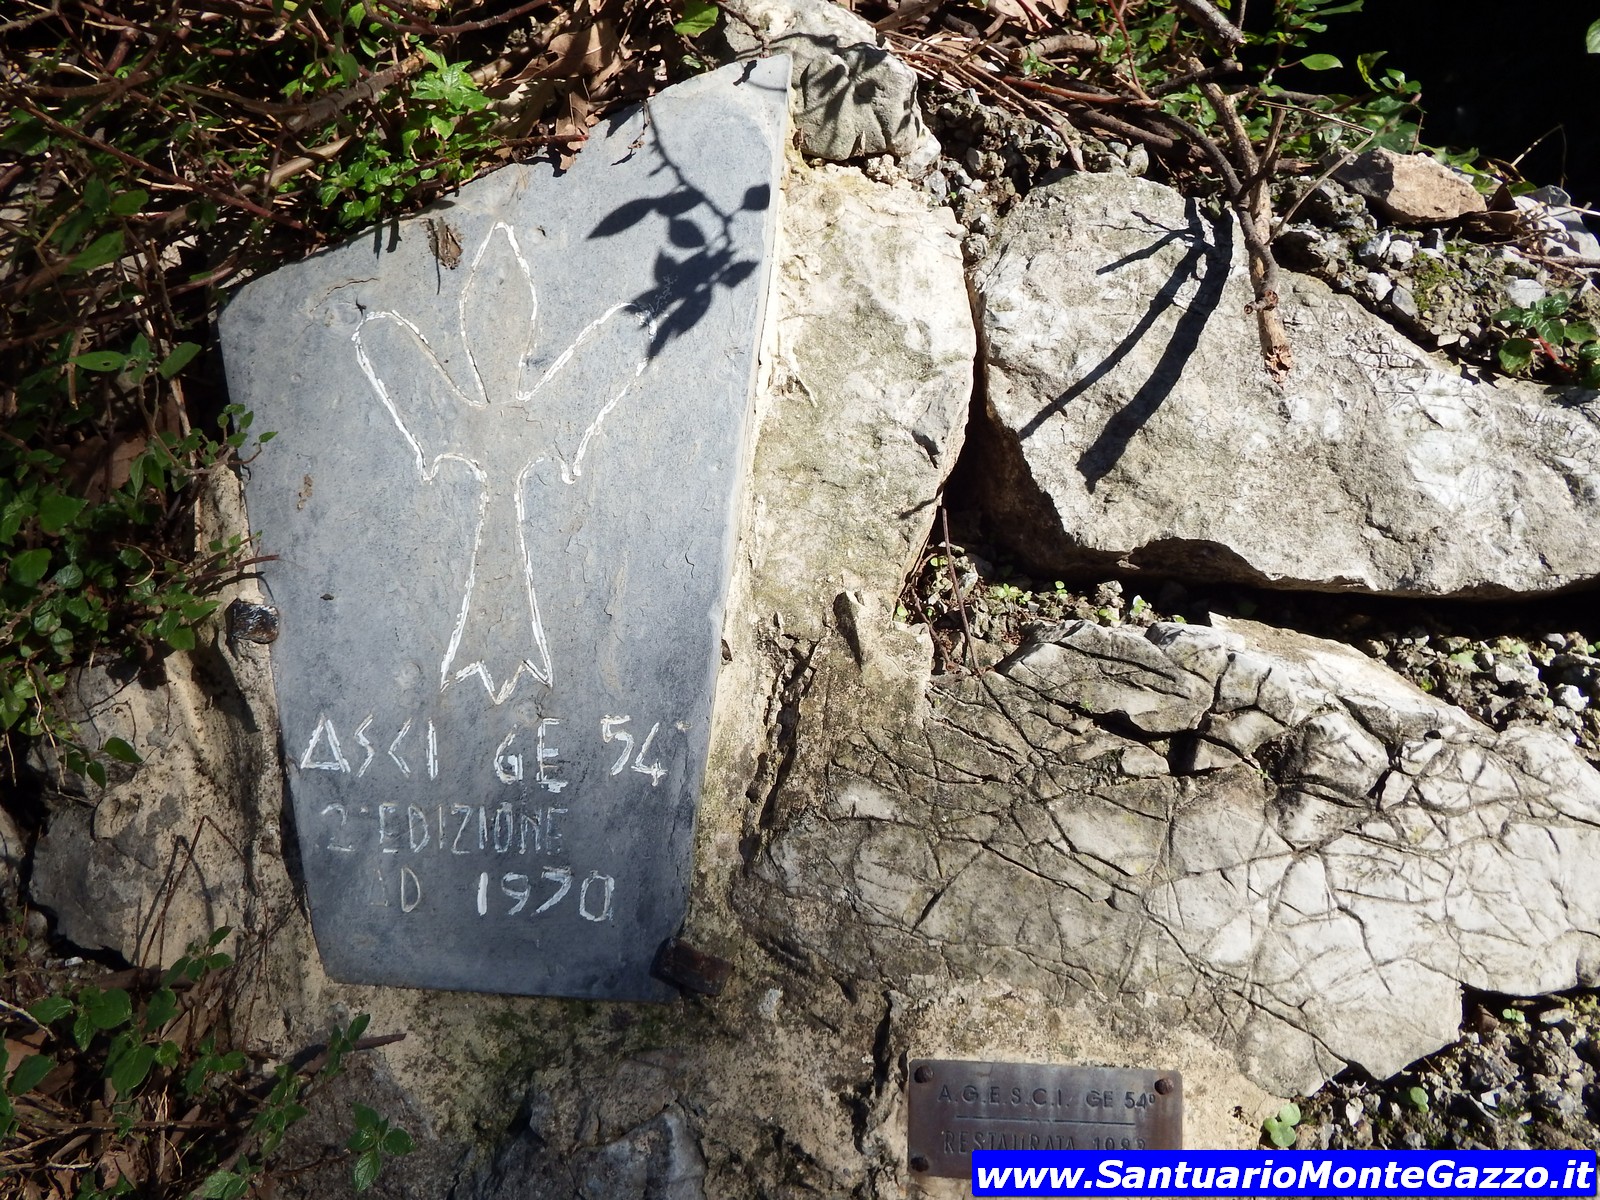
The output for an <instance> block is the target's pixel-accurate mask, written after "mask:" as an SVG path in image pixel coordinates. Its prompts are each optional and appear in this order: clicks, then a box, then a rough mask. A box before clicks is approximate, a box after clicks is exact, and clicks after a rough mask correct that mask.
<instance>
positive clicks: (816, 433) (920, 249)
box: [745, 166, 977, 636]
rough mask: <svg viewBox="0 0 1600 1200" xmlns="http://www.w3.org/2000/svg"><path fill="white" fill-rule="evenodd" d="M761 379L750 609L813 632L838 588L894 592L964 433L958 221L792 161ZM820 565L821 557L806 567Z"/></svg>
mask: <svg viewBox="0 0 1600 1200" xmlns="http://www.w3.org/2000/svg"><path fill="white" fill-rule="evenodd" d="M781 236H782V240H783V244H784V255H783V259H782V261H781V262H780V264H779V267H778V282H777V286H778V299H777V309H776V313H775V315H774V318H773V323H772V326H771V329H772V340H771V343H770V345H769V347H768V352H767V355H766V370H765V378H764V380H763V383H762V395H761V399H759V400H758V404H759V405H760V406H761V407H762V411H763V417H762V420H763V426H762V435H761V443H760V447H761V448H760V452H759V453H760V455H761V456H762V463H763V468H762V469H761V470H759V471H758V472H757V474H756V476H755V482H754V484H753V491H754V494H755V506H756V513H755V518H754V520H753V521H752V522H751V524H750V526H749V527H748V528H747V531H746V537H745V545H746V548H747V551H748V553H749V555H750V558H751V560H752V561H753V563H754V564H755V569H756V570H757V572H758V573H759V574H760V575H761V576H762V577H763V579H764V581H765V587H766V588H767V589H768V598H767V601H766V603H764V604H763V606H762V607H763V609H765V610H767V612H768V614H770V610H771V609H772V608H782V609H783V610H784V611H788V612H792V613H794V614H797V615H798V614H802V613H810V614H815V615H812V616H809V617H805V618H802V619H803V620H805V621H806V622H807V625H808V629H807V630H805V631H800V630H792V631H791V632H808V633H810V634H811V635H812V636H815V634H816V633H817V631H818V629H817V627H818V626H819V625H820V622H821V620H822V618H823V615H824V614H826V613H827V612H828V611H829V609H830V607H831V606H832V604H833V601H834V597H835V596H837V595H838V594H839V593H841V592H844V591H847V590H853V589H866V590H867V591H869V592H874V593H878V594H894V593H896V592H898V591H899V589H900V581H901V580H902V579H903V578H904V577H905V575H906V574H907V572H909V571H910V570H911V568H912V567H913V566H914V565H915V562H914V560H915V558H916V556H917V554H918V553H919V552H920V551H921V549H922V543H923V541H924V539H926V537H927V535H928V529H929V527H930V526H931V525H932V522H933V514H934V510H935V509H936V508H937V499H936V497H937V495H938V491H939V487H940V484H941V483H942V482H943V480H944V478H945V476H947V475H948V474H949V473H950V470H951V469H952V468H953V467H954V466H955V461H956V457H957V455H958V454H960V452H961V447H962V444H963V441H964V439H965V436H966V421H967V409H968V406H969V403H970V398H971V389H972V358H973V355H974V354H975V353H976V352H977V334H976V331H975V329H974V328H973V323H972V308H971V304H970V302H969V301H968V299H967V292H966V285H965V283H964V282H963V268H962V259H961V227H960V226H959V225H957V224H956V222H955V219H954V218H953V217H952V216H951V215H950V212H949V210H948V209H943V208H930V207H929V206H928V202H927V200H926V198H925V197H924V196H923V195H922V194H921V193H920V192H919V191H918V190H917V189H915V188H912V187H909V186H903V185H902V186H900V187H885V186H882V185H879V184H875V183H872V182H871V181H869V180H868V179H867V178H866V177H865V176H863V175H862V174H861V173H860V172H858V171H854V170H850V169H847V168H843V167H833V166H823V167H819V168H817V169H815V170H805V169H801V168H796V169H794V170H793V171H791V173H790V175H789V178H788V180H787V181H786V183H785V185H784V208H783V227H782V235H781ZM818 564H825V566H824V568H823V569H822V570H821V571H820V573H819V571H818V569H817V565H818Z"/></svg>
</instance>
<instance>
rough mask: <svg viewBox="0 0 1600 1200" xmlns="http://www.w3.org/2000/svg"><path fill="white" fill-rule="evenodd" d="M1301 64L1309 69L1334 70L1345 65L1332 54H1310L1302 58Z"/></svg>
mask: <svg viewBox="0 0 1600 1200" xmlns="http://www.w3.org/2000/svg"><path fill="white" fill-rule="evenodd" d="M1300 65H1301V66H1302V67H1304V68H1305V69H1306V70H1308V71H1332V70H1334V69H1335V68H1338V67H1342V66H1344V64H1343V63H1342V62H1340V61H1339V60H1338V59H1337V58H1335V57H1334V56H1333V55H1331V54H1308V55H1306V56H1305V57H1304V58H1302V59H1301V60H1300Z"/></svg>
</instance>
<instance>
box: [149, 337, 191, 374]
mask: <svg viewBox="0 0 1600 1200" xmlns="http://www.w3.org/2000/svg"><path fill="white" fill-rule="evenodd" d="M199 353H200V345H199V343H197V342H180V343H178V344H177V345H176V346H174V347H173V348H172V353H171V354H169V355H167V356H166V357H165V358H164V359H162V360H161V365H160V366H159V367H157V368H156V370H157V371H158V372H160V375H161V378H163V379H171V378H172V377H173V376H174V375H176V374H177V373H178V372H179V371H181V370H183V369H184V368H185V367H187V366H188V365H189V363H190V362H192V361H193V360H194V356H195V355H196V354H199Z"/></svg>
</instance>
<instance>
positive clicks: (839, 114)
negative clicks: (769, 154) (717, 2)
mask: <svg viewBox="0 0 1600 1200" xmlns="http://www.w3.org/2000/svg"><path fill="white" fill-rule="evenodd" d="M723 7H724V11H725V12H726V13H727V17H726V20H725V23H724V36H725V37H726V38H727V40H728V44H729V46H730V47H731V48H732V50H733V52H734V53H735V54H736V55H738V56H740V57H741V58H743V57H748V56H750V55H753V54H766V53H774V54H788V55H790V56H792V57H793V59H794V83H793V85H792V86H793V88H794V92H795V100H794V105H795V112H794V121H795V126H796V127H797V128H798V129H799V131H800V135H801V148H802V149H804V150H805V152H806V153H807V154H811V155H815V156H816V157H818V158H825V159H828V160H830V161H832V162H842V161H844V160H845V159H849V158H857V157H861V156H870V155H878V154H892V155H894V156H895V157H896V158H898V159H901V160H902V162H903V163H904V164H905V165H906V166H907V167H908V168H909V169H910V170H911V171H912V173H913V174H922V173H925V172H926V170H927V169H928V168H929V167H931V166H932V165H933V163H934V161H935V160H936V159H937V158H938V156H939V145H938V142H937V141H935V140H934V138H933V136H932V135H931V134H930V133H929V132H928V129H927V126H926V125H924V124H923V121H922V114H921V113H920V111H919V110H918V109H917V76H916V73H915V72H914V71H912V70H911V68H910V67H908V66H906V65H905V63H903V62H901V61H900V60H899V59H898V58H896V57H894V55H892V54H890V53H889V52H888V51H887V50H885V49H884V48H883V47H882V46H880V45H879V44H878V34H877V31H876V30H874V29H873V28H872V26H871V25H869V24H868V23H867V22H866V21H864V20H862V19H861V18H860V17H858V16H856V15H855V14H854V13H853V12H851V11H850V10H849V9H847V8H844V7H842V6H840V5H838V4H834V3H831V2H830V0H733V2H731V3H728V4H726V5H724V6H723Z"/></svg>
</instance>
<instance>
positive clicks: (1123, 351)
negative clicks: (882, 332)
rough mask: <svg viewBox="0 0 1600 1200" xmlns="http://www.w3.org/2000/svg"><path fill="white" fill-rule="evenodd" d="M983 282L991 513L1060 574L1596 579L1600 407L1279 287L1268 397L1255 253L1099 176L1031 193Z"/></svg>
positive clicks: (1432, 584)
mask: <svg viewBox="0 0 1600 1200" xmlns="http://www.w3.org/2000/svg"><path fill="white" fill-rule="evenodd" d="M976 282H977V285H978V288H979V290H980V296H981V300H982V308H983V315H982V321H983V336H984V337H985V339H986V342H987V346H988V355H987V371H986V376H987V384H988V406H987V412H988V416H989V419H990V421H991V423H992V427H993V433H992V436H991V437H990V438H989V442H988V444H992V446H993V449H992V451H991V452H990V454H989V455H988V470H987V471H986V472H985V478H986V479H987V480H988V481H989V488H990V494H989V497H988V501H989V507H990V509H991V511H992V512H993V513H994V515H996V516H997V517H998V518H1000V521H999V524H1000V526H1001V527H1003V528H1006V529H1008V530H1009V532H1008V535H1007V536H1009V537H1010V538H1011V539H1012V541H1013V545H1014V547H1015V548H1016V549H1017V550H1018V551H1019V553H1021V554H1023V555H1024V557H1026V558H1028V559H1031V560H1033V562H1034V565H1035V566H1036V567H1038V568H1039V573H1041V574H1045V575H1047V577H1048V576H1049V575H1052V574H1059V573H1061V572H1065V571H1070V570H1080V569H1108V568H1116V567H1118V566H1120V568H1121V569H1123V570H1126V569H1128V568H1130V567H1131V568H1135V569H1148V570H1151V571H1154V572H1157V573H1165V574H1172V575H1177V576H1180V577H1183V578H1187V579H1211V580H1228V581H1237V582H1248V583H1253V584H1257V585H1264V586H1268V587H1284V588H1298V589H1305V590H1313V591H1356V592H1371V593H1378V594H1385V595H1411V596H1434V595H1436V596H1460V597H1493V596H1514V595H1532V594H1539V593H1546V592H1552V591H1558V590H1562V589H1570V588H1574V587H1576V586H1579V585H1581V584H1583V583H1585V582H1589V581H1592V580H1594V579H1596V578H1600V542H1597V541H1596V539H1594V538H1593V537H1592V536H1590V530H1592V529H1593V528H1594V526H1595V524H1596V522H1597V520H1600V404H1597V403H1596V394H1595V393H1594V392H1586V391H1582V390H1579V389H1566V390H1564V391H1562V392H1559V393H1552V391H1551V389H1549V388H1546V387H1544V386H1543V385H1538V384H1533V383H1530V382H1527V381H1521V380H1507V379H1500V380H1495V381H1483V380H1474V379H1469V378H1467V377H1465V376H1463V375H1462V373H1461V372H1460V370H1459V369H1458V368H1456V367H1455V366H1453V365H1452V364H1450V363H1449V362H1447V361H1446V360H1445V359H1443V358H1438V357H1434V356H1431V355H1429V354H1427V353H1425V352H1424V351H1423V350H1421V349H1419V348H1418V347H1417V346H1415V345H1413V344H1412V343H1411V342H1409V341H1407V340H1406V339H1405V338H1404V337H1403V336H1402V335H1400V334H1399V333H1397V332H1396V331H1395V330H1394V329H1393V328H1392V327H1391V326H1389V325H1387V324H1385V323H1384V322H1383V321H1381V320H1379V319H1378V318H1377V317H1374V316H1373V315H1372V314H1370V313H1368V312H1366V311H1365V310H1364V309H1362V308H1361V307H1360V305H1359V304H1357V303H1356V302H1355V301H1354V300H1353V299H1351V298H1349V297H1346V296H1340V295H1336V294H1334V293H1332V292H1331V291H1329V290H1328V289H1327V288H1326V287H1325V286H1323V285H1322V284H1321V283H1319V282H1317V281H1315V280H1312V279H1308V278H1305V277H1299V276H1293V275H1290V274H1288V273H1285V274H1284V276H1283V302H1282V305H1281V311H1282V315H1283V319H1284V323H1285V325H1286V326H1287V328H1288V332H1289V338H1290V341H1291V342H1292V343H1293V346H1294V353H1295V361H1296V366H1295V369H1294V371H1293V372H1292V373H1291V375H1290V376H1289V378H1288V379H1287V380H1286V381H1284V382H1283V383H1281V384H1280V383H1277V382H1275V381H1274V380H1272V379H1271V378H1270V377H1269V376H1268V374H1267V373H1266V371H1265V369H1264V367H1263V365H1262V359H1261V355H1260V353H1259V351H1258V344H1259V343H1258V338H1257V332H1256V328H1255V320H1254V318H1253V317H1251V316H1250V315H1248V311H1247V310H1248V305H1249V304H1250V301H1251V288H1250V282H1249V278H1248V275H1247V271H1246V264H1245V252H1244V246H1243V243H1242V241H1241V239H1240V238H1239V237H1238V236H1237V234H1236V229H1235V226H1234V223H1233V221H1232V220H1231V218H1230V219H1226V220H1224V219H1218V218H1216V217H1214V216H1212V215H1208V214H1207V213H1206V212H1205V211H1204V210H1203V208H1202V207H1201V205H1200V204H1199V203H1198V202H1197V201H1194V200H1185V199H1184V198H1183V197H1181V196H1179V195H1178V194H1177V193H1176V192H1173V191H1171V190H1170V189H1168V188H1165V187H1162V186H1160V185H1158V184H1154V183H1150V182H1147V181H1144V180H1138V179H1127V178H1117V177H1112V176H1107V175H1076V176H1072V177H1069V178H1067V179H1064V180H1061V181H1060V182H1058V183H1055V184H1051V185H1050V186H1048V187H1044V188H1038V189H1036V190H1035V191H1033V192H1032V193H1030V194H1029V196H1028V197H1027V198H1026V199H1025V200H1023V201H1022V202H1021V203H1019V204H1018V205H1017V207H1016V209H1014V210H1013V212H1012V214H1011V215H1010V216H1009V217H1008V218H1007V220H1006V223H1005V224H1004V226H1003V227H1002V228H1001V230H1000V233H999V235H998V236H997V237H996V238H995V239H994V241H993V244H992V246H991V249H990V251H989V255H988V257H987V259H985V261H984V262H983V263H982V264H981V266H980V267H979V268H978V270H977V272H976ZM1400 291H1401V289H1398V288H1397V289H1396V290H1395V296H1394V298H1395V299H1396V302H1397V303H1398V302H1399V292H1400Z"/></svg>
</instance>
